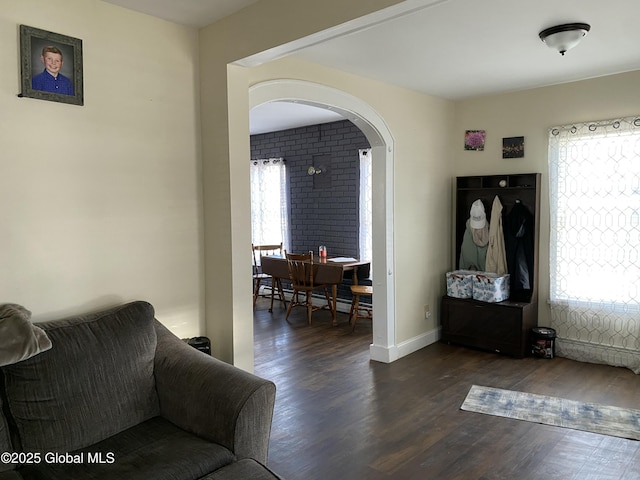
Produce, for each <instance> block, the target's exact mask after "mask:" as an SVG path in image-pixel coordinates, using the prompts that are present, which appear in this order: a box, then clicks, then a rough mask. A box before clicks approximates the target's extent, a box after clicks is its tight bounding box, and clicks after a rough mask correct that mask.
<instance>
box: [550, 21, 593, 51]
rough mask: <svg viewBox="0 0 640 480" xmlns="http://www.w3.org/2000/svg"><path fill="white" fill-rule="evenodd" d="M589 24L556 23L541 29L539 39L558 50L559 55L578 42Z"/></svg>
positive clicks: (587, 30)
mask: <svg viewBox="0 0 640 480" xmlns="http://www.w3.org/2000/svg"><path fill="white" fill-rule="evenodd" d="M589 30H591V25H589V24H587V23H566V24H564V25H556V26H555V27H550V28H546V29H544V30H542V31H541V32H540V33H539V34H538V35H539V36H540V40H542V41H543V42H544V43H546V44H547V46H548V47H549V48H553V49H554V50H557V51H558V52H560V55H563V56H564V54H565V52H566V51H567V50H569V49H571V48H573V47H575V46H576V45H578V43H580V40H582V37H584V36H585V35H586V34H587V33H588V32H589Z"/></svg>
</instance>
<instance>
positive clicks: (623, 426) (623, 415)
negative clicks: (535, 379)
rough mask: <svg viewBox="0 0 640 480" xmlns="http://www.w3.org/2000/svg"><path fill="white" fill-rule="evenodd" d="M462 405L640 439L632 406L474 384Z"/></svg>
mask: <svg viewBox="0 0 640 480" xmlns="http://www.w3.org/2000/svg"><path fill="white" fill-rule="evenodd" d="M460 409H461V410H466V411H469V412H476V413H484V414H487V415H494V416H497V417H506V418H513V419H516V420H525V421H527V422H535V423H542V424H545V425H553V426H556V427H564V428H572V429H574V430H584V431H586V432H592V433H600V434H603V435H611V436H614V437H622V438H629V439H632V440H640V410H633V409H629V408H620V407H610V406H606V405H598V404H595V403H584V402H577V401H575V400H567V399H564V398H558V397H548V396H546V395H536V394H533V393H524V392H514V391H512V390H502V389H500V388H491V387H481V386H478V385H473V386H472V387H471V390H469V393H468V394H467V398H466V399H465V401H464V402H463V404H462V406H461V407H460Z"/></svg>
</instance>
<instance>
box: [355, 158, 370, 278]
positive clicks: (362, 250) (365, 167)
mask: <svg viewBox="0 0 640 480" xmlns="http://www.w3.org/2000/svg"><path fill="white" fill-rule="evenodd" d="M359 153H360V209H359V219H360V229H359V233H358V250H359V254H358V255H359V257H360V258H362V259H367V260H372V259H373V247H372V240H371V238H372V232H373V224H372V213H371V212H372V208H371V190H372V182H371V171H372V167H371V164H372V161H371V149H370V148H367V149H364V150H359ZM371 272H373V264H372V268H371V270H370V274H371Z"/></svg>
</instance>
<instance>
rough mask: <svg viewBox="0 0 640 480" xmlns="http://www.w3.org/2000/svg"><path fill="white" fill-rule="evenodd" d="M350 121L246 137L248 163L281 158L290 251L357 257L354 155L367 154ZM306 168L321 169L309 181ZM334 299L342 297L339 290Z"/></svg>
mask: <svg viewBox="0 0 640 480" xmlns="http://www.w3.org/2000/svg"><path fill="white" fill-rule="evenodd" d="M369 146H370V145H369V142H368V141H367V138H366V137H365V136H364V134H363V133H362V132H361V131H360V129H358V128H357V127H356V126H355V125H354V124H353V123H351V122H350V121H349V120H341V121H338V122H331V123H324V124H321V125H312V126H308V127H299V128H294V129H290V130H282V131H278V132H271V133H264V134H259V135H252V136H251V159H252V160H254V159H259V158H273V157H282V158H284V159H285V161H286V165H287V173H288V176H289V188H290V197H289V201H290V203H289V205H290V209H291V218H290V222H291V223H290V225H291V251H292V252H296V253H299V252H307V251H309V250H312V251H313V252H314V254H316V255H317V253H318V246H319V245H326V246H327V251H328V253H329V255H330V256H336V255H337V256H345V257H356V258H357V257H358V256H359V254H358V203H359V202H358V196H359V188H358V185H359V181H360V178H359V172H360V167H359V162H360V159H359V156H358V150H359V149H362V148H369ZM310 166H314V167H315V168H321V169H322V170H323V172H322V173H321V174H319V175H309V174H308V173H307V170H308V168H309V167H310ZM339 296H341V297H344V298H350V297H349V295H347V296H345V295H343V292H342V289H341V292H340V294H339Z"/></svg>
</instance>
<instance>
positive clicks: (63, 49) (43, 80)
mask: <svg viewBox="0 0 640 480" xmlns="http://www.w3.org/2000/svg"><path fill="white" fill-rule="evenodd" d="M20 67H21V87H22V92H21V93H20V94H19V95H18V96H20V97H29V98H38V99H40V100H49V101H52V102H61V103H71V104H74V105H84V84H83V78H82V40H80V39H79V38H73V37H68V36H66V35H61V34H59V33H54V32H48V31H46V30H40V29H39V28H34V27H29V26H27V25H20Z"/></svg>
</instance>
